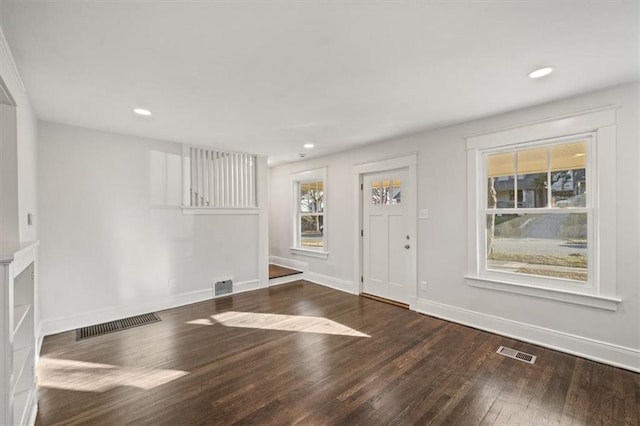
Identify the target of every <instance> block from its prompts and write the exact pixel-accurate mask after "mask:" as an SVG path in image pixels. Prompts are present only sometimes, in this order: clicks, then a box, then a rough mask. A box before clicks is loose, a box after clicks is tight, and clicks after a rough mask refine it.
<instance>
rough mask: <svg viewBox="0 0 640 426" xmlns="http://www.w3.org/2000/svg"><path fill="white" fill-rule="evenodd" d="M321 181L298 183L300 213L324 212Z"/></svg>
mask: <svg viewBox="0 0 640 426" xmlns="http://www.w3.org/2000/svg"><path fill="white" fill-rule="evenodd" d="M323 186H324V185H323V183H322V181H318V182H302V183H300V212H301V213H315V212H322V211H324V188H323Z"/></svg>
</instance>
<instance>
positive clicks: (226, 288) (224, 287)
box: [213, 280, 233, 296]
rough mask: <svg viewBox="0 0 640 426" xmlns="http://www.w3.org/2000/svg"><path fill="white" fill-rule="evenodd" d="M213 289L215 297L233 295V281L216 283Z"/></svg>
mask: <svg viewBox="0 0 640 426" xmlns="http://www.w3.org/2000/svg"><path fill="white" fill-rule="evenodd" d="M213 288H214V291H215V293H214V294H215V296H222V295H223V294H231V293H233V281H231V280H224V281H218V282H217V283H215V285H214V286H213Z"/></svg>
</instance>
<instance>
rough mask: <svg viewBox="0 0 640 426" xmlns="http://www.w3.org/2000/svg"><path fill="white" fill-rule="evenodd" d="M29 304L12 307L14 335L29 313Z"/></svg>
mask: <svg viewBox="0 0 640 426" xmlns="http://www.w3.org/2000/svg"><path fill="white" fill-rule="evenodd" d="M30 309H31V305H17V306H14V307H13V335H14V336H15V335H16V334H17V333H18V330H20V326H21V325H22V323H23V322H24V320H25V318H27V315H28V314H29V310H30Z"/></svg>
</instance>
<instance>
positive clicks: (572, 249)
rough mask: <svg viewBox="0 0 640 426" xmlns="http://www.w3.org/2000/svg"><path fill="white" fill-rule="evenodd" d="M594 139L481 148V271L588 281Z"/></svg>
mask: <svg viewBox="0 0 640 426" xmlns="http://www.w3.org/2000/svg"><path fill="white" fill-rule="evenodd" d="M592 144H593V136H592V135H590V134H587V135H580V136H573V137H570V138H568V139H564V138H562V139H556V140H550V141H541V142H535V143H532V144H525V145H520V146H518V147H515V148H514V147H507V148H499V149H494V150H487V151H484V152H483V154H482V162H483V172H484V174H485V179H486V182H487V184H486V188H485V191H484V193H483V205H484V208H483V209H480V214H481V215H482V220H483V221H484V222H485V223H486V226H485V227H484V228H483V229H482V233H483V234H484V238H483V240H484V243H485V244H484V255H483V256H482V262H483V269H484V270H486V271H487V272H495V273H504V274H505V276H508V275H512V274H517V275H518V276H522V277H520V278H521V279H524V278H525V277H526V278H530V279H532V282H533V279H536V278H540V277H544V278H545V280H546V279H552V280H553V281H554V282H555V283H556V284H559V283H562V284H563V285H569V286H571V285H575V286H578V287H580V286H582V287H585V286H589V285H591V283H592V282H593V273H592V272H591V273H590V270H591V268H592V267H593V266H594V265H593V261H592V260H593V259H592V257H593V254H592V252H593V250H591V248H592V246H593V241H592V239H593V235H594V231H593V207H592V198H594V197H595V188H592V187H591V186H592V185H590V184H591V180H592V177H593V176H592V175H593V174H594V169H593V168H592V167H589V166H590V163H591V152H592Z"/></svg>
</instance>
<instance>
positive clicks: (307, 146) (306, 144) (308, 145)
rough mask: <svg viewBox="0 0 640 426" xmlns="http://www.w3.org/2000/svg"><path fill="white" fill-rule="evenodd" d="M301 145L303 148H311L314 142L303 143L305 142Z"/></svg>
mask: <svg viewBox="0 0 640 426" xmlns="http://www.w3.org/2000/svg"><path fill="white" fill-rule="evenodd" d="M302 146H304V147H305V148H307V149H311V148H313V147H314V146H315V145H314V144H312V143H305V144H304V145H302Z"/></svg>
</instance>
